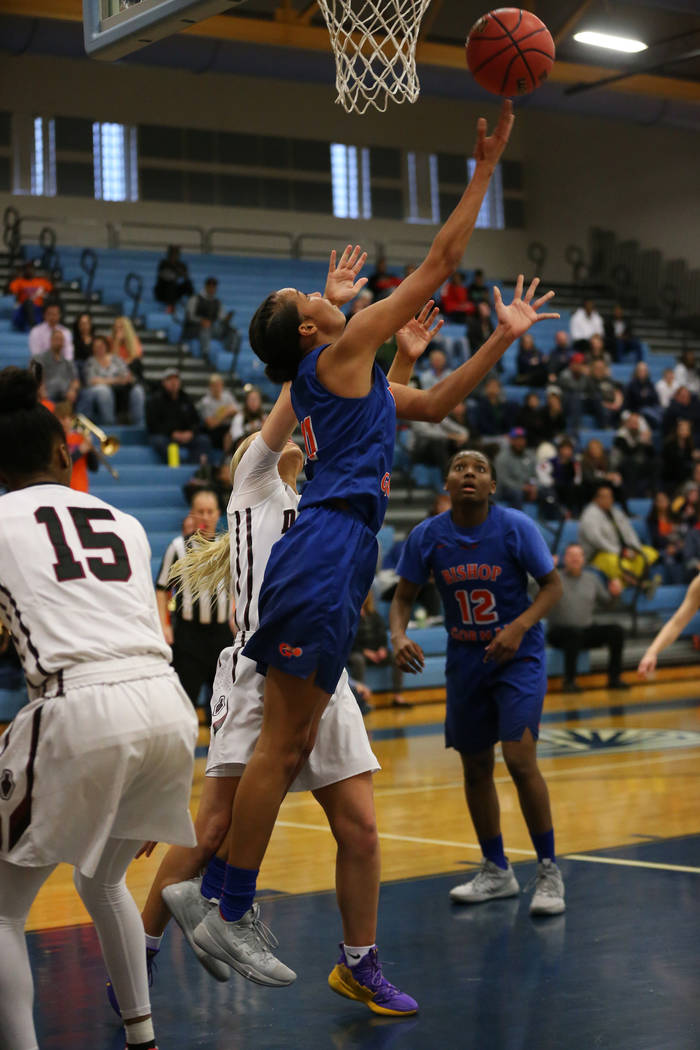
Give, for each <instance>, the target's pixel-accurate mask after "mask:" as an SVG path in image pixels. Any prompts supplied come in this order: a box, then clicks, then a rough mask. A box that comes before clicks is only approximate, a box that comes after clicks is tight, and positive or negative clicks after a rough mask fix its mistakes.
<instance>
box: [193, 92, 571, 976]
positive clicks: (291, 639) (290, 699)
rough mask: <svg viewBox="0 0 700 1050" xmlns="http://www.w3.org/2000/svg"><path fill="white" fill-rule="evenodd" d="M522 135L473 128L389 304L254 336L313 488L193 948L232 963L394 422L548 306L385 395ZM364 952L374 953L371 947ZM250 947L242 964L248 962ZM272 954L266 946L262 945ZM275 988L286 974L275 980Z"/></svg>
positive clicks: (275, 326)
mask: <svg viewBox="0 0 700 1050" xmlns="http://www.w3.org/2000/svg"><path fill="white" fill-rule="evenodd" d="M512 122H513V116H512V106H511V104H510V103H509V102H507V101H506V102H504V104H503V109H502V112H501V117H500V120H499V123H498V125H497V127H496V130H495V132H494V134H493V135H492V136H490V137H487V136H486V121H485V120H480V121H479V123H478V127H477V141H476V147H475V157H476V166H475V171H474V175H473V177H472V179H471V182H470V183H469V186H468V187H467V189H466V190H465V193H464V195H463V197H462V199H461V201H460V203H459V204H458V205H457V207H456V209H455V211H454V212H453V213H452V215H451V216H450V217H449V219H448V220H447V222H446V223H445V226H444V227H443V229H442V230H441V231H440V232H439V233H438V235H437V237H436V238H435V241H434V242H433V244H432V246H431V248H430V251H429V252H428V255H427V256H426V258H425V260H424V261H423V262H422V263H421V265H420V266H419V267H418V268H417V269H416V270H415V271H414V272H413V273H412V274H411V275H410V276H409V277H407V278H406V279H405V280H404V281H403V282H402V283H401V285H400V286H399V287H398V288H397V289H396V291H395V292H394V293H393V294H392V295H391V297H390V298H388V299H383V300H381V301H380V302H377V303H373V304H372V305H371V306H369V307H367V308H366V309H365V310H361V311H360V312H359V313H357V314H355V316H354V317H353V318H352V319H351V320H350V321H349V322H348V324H347V327H346V323H345V316H344V314H343V313H342V312H341V311H340V310H339V309H338V308H337V307H335V306H333V304H332V303H330V302H329V301H328V300H326V299H324V298H322V297H321V296H320V295H319V294H318V293H314V294H312V295H306V294H304V293H303V292H300V291H298V290H296V289H294V288H285V289H282V290H280V291H278V292H274V293H272V294H271V295H270V296H268V298H267V299H266V300H265V301H264V302H263V303H262V305H261V306H260V307H259V308H258V310H257V312H256V314H255V315H254V317H253V320H252V321H251V325H250V341H251V345H252V347H253V349H254V351H255V353H256V354H257V355H258V357H260V358H261V360H262V361H264V362H265V364H266V366H267V368H266V374H267V375H268V377H269V378H270V379H272V380H273V381H275V382H285V381H288V380H291V381H292V388H291V397H292V405H293V408H294V412H295V414H296V416H297V419H298V420H299V422H300V424H301V429H302V434H303V436H304V441H305V444H306V451H307V456H308V461H309V465H308V466H307V477H308V478H309V480H308V482H307V484H306V486H305V487H304V493H303V495H302V498H301V502H300V505H299V516H298V518H297V520H296V522H295V524H294V526H293V528H291V529H290V530H289V531H288V532H287V533H285V535H284V536H283V537H282V538H281V539H280V540H279V541H278V542H277V543H276V544H275V546H274V547H273V548H272V552H271V554H270V558H269V561H268V564H267V568H266V572H265V577H264V580H263V586H262V589H261V592H260V599H259V609H260V622H259V627H258V630H257V631H256V632H255V634H254V635H253V637H252V638H251V639H250V641H248V642H247V643H246V646H245V649H244V655H245V656H246V657H248V658H249V659H251V660H254V661H255V662H256V664H257V666H258V669H259V670H260V671H261V672H263V673H266V675H267V679H266V683H265V695H264V717H263V725H262V730H261V733H260V736H259V738H258V741H257V744H256V746H255V750H254V752H253V754H252V756H251V758H250V760H249V762H248V765H247V766H246V769H245V772H244V773H243V776H242V777H241V781H240V784H239V787H238V791H237V794H236V800H235V803H234V809H233V821H232V825H231V834H232V838H231V848H230V851H229V859H228V864H227V868H226V876H225V880H224V888H223V893H222V895H221V900H220V905H219V910H218V912H210V914H209V915H208V916H207V917H206V918H205V919H204V920H203V921H202V923H200V925H199V926H198V927H197V930H196V931H195V935H194V939H195V941H197V943H198V944H199V945H200V947H202V948H204V949H205V950H206V951H208V952H209V953H210V954H211V955H214V956H215V957H216V958H219V959H220V960H221V961H222V962H228V963H231V964H232V965H233V964H235V963H238V964H239V965H240V963H241V955H243V957H244V958H245V957H247V956H249V951H250V941H249V938H248V940H247V941H246V944H245V945H243V944H242V942H243V941H244V939H245V938H246V935H247V934H248V932H249V928H250V922H249V921H248V920H247V919H246V915H248V913H249V912H251V910H252V906H253V900H254V896H255V886H256V880H257V876H258V871H259V868H260V864H261V862H262V859H263V857H264V855H265V850H266V848H267V844H268V841H269V838H270V835H271V833H272V829H273V827H274V824H275V820H276V819H277V814H278V811H279V807H280V805H281V803H282V800H283V798H284V796H285V794H286V792H287V790H288V787H289V784H290V783H291V782H292V780H293V779H294V776H295V773H296V771H297V769H298V768H299V767H300V764H301V763H303V761H304V760H305V757H306V755H307V754H308V753H309V752H310V750H311V748H312V747H313V742H314V739H315V733H316V728H317V726H318V722H319V719H320V717H321V714H322V713H323V710H324V708H325V706H326V704H327V703H328V700H329V697H330V696H331V694H332V692H333V690H334V689H335V687H336V684H337V682H338V679H339V677H340V674H341V671H342V669H343V666H344V664H345V662H346V660H347V656H348V653H349V650H350V646H351V644H352V640H353V637H354V634H355V631H356V627H357V622H358V619H359V614H360V608H361V606H362V602H363V601H364V599H365V596H366V594H367V592H368V591H369V588H370V585H371V583H372V580H373V577H374V570H375V568H376V563H377V541H376V533H377V531H378V529H379V527H380V526H381V523H382V520H383V518H384V513H385V510H386V503H387V499H388V495H389V486H390V480H391V474H390V471H391V463H392V458H393V450H394V436H395V422H396V415H397V412H398V414H399V415H401V416H402V417H404V418H408V419H428V420H440V419H442V418H444V416H445V415H446V414H447V413H448V412H449V411H450V410H451V409H452V408H454V406H455V405H457V404H458V403H459V402H460V401H463V400H464V398H465V397H466V396H467V395H468V394H469V393H470V392H471V390H473V389H474V387H475V386H476V385H477V384H478V383H479V382H480V380H481V379H482V378H483V377H484V376H485V375H486V373H487V372H488V371H490V369H491V368H492V367H493V366H494V365H495V364H496V362H497V361H498V360H499V358H500V357H501V355H502V354H503V353H504V351H505V350H506V348H507V347H508V346H510V344H511V343H512V342H513V341H514V340H515V339H517V338H519V337H520V336H521V335H522V334H523V332H525V331H527V330H528V329H529V328H530V327H531V325H532V324H534V323H535V321H537V320H539V319H542V318H543V317H550V316H557V315H550V314H538V312H537V311H538V310H539V309H540V307H542V306H543V305H544V304H545V303H546V302H547V301H548V300H549V298H550V297H551V295H552V293H548V294H547V295H545V296H542V297H540V298H539V299H537V300H535V299H534V295H535V290H536V288H537V281H534V282H533V283H532V284H531V285H530V287H529V288H528V290H527V293H526V294H525V296H524V297H523V279H522V276H521V277H520V278H519V279H518V282H517V285H516V289H515V298H514V300H513V302H512V304H511V305H510V306H508V307H506V306H505V305H504V303H503V302H502V299H501V295H500V292H498V290H494V299H495V305H496V311H497V314H498V321H499V323H498V327H497V328H496V331H495V332H494V334H493V336H492V337H491V338H490V339H489V340H487V342H486V343H485V344H484V346H483V347H482V348H481V349H480V350H479V351H478V353H477V354H475V355H474V356H473V357H472V358H471V359H470V360H469V361H468V362H466V363H465V364H464V365H462V366H461V367H460V368H459V369H457V370H456V371H455V372H453V373H451V374H450V375H449V376H448V377H447V378H445V379H444V380H442V381H441V382H440V383H437V384H436V385H435V386H434V387H432V388H431V389H430V390H427V391H421V390H413V389H411V388H409V387H404V386H401V385H399V384H396V385H393V384H392V386H391V388H390V387H389V385H388V382H387V379H386V377H385V376H384V375H383V374H382V372H381V370H380V369H379V368H378V367H377V366H375V363H374V357H375V354H376V351H377V350H378V348H379V347H380V346H381V345H382V344H383V343H384V342H386V340H387V339H388V338H389V337H390V336H391V335H392V334H393V333H394V332H396V331H397V330H398V329H399V328H401V327H402V326H403V325H405V324H406V323H407V322H408V321H409V320H410V319H411V318H412V317H413V316H414V315H415V314H416V313H417V312H418V311H419V310H420V309H421V308H422V307H423V305H424V303H425V302H426V300H428V299H429V298H430V297H431V295H432V293H433V292H434V290H435V289H436V288H437V287H439V286H440V285H441V284H442V283H443V282H444V281H445V280H446V279H447V277H448V276H449V275H450V274H451V273H452V272H454V270H455V269H456V268H457V266H458V265H459V264H460V262H461V259H462V256H463V254H464V250H465V248H466V246H467V242H468V241H469V238H470V236H471V233H472V231H473V229H474V226H475V224H476V219H477V216H478V214H479V209H480V207H481V204H482V201H483V199H484V196H485V194H486V191H487V189H488V185H489V181H490V178H491V175H492V174H493V171H494V169H495V166H496V164H497V162H498V160H499V158H500V156H501V153H502V152H503V149H504V148H505V145H506V142H507V140H508V137H509V134H510V129H511V126H512ZM365 947H366V948H367V952H366V953H365V954H368V953H369V951H370V948H371V946H365ZM242 948H243V951H242ZM261 949H262V946H261ZM272 976H274V975H272Z"/></svg>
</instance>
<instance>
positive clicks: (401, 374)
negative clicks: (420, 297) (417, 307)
mask: <svg viewBox="0 0 700 1050" xmlns="http://www.w3.org/2000/svg"><path fill="white" fill-rule="evenodd" d="M444 323H445V322H444V321H443V320H442V318H440V311H439V310H438V308H437V306H435V303H434V301H433V300H432V299H429V300H428V302H427V303H426V304H425V306H424V307H423V309H422V310H421V312H420V313H419V314H418V317H412V318H411V320H410V321H409V322H408V324H405V325H404V326H403V328H399V330H398V332H397V333H396V354H395V356H394V360H393V361H392V363H391V368H390V369H389V372H388V373H387V379H388V380H389V382H390V383H403V384H404V386H405V385H406V384H407V383H408V382H409V380H410V378H411V373H412V372H413V366H414V365H415V363H416V361H417V360H418V358H419V357H420V356H421V354H422V353H423V352H424V351H425V349H426V347H427V346H428V344H429V343H430V341H431V340H432V339H434V338H435V336H436V335H437V334H438V332H439V331H440V329H441V328H442V326H443V325H444Z"/></svg>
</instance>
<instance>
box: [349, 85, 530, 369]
mask: <svg viewBox="0 0 700 1050" xmlns="http://www.w3.org/2000/svg"><path fill="white" fill-rule="evenodd" d="M513 120H514V118H513V104H512V102H510V101H509V100H508V99H506V100H505V101H504V102H503V105H502V107H501V114H500V118H499V121H498V124H497V125H496V127H495V129H494V131H493V134H492V135H487V134H486V131H487V124H486V120H485V119H484V118H483V117H481V118H480V119H479V121H478V122H477V127H476V145H475V147H474V158H475V160H476V166H475V169H474V174H473V175H472V178H471V180H470V182H469V185H468V186H467V188H466V190H465V191H464V194H463V195H462V199H461V200H460V202H459V203H458V205H457V207H456V208H455V209H454V211H453V212H452V214H451V215H450V216H449V218H448V219H447V221H446V222H445V224H444V226H443V227H442V229H441V230H440V231H439V233H438V234H437V236H436V237H435V240H434V241H433V243H432V245H431V247H430V250H429V251H428V254H427V255H426V257H425V259H424V260H423V262H422V263H421V264H420V266H418V267H417V268H416V269H415V270H414V271H413V273H412V274H409V276H408V277H406V278H405V279H404V280H403V281H402V282H401V284H400V285H399V286H398V288H397V289H396V290H395V291H394V292H392V294H391V295H390V296H389V297H388V298H387V299H381V300H380V301H379V302H377V303H372V305H371V306H368V307H367V309H366V310H361V311H360V312H359V313H358V314H356V315H355V316H354V317H353V318H351V320H350V321H349V322H348V325H347V328H346V329H345V331H344V332H343V334H342V335H341V337H340V338H339V339H338V340H337V341H336V343H335V344H334V345H333V347H332V350H331V353H332V355H333V358H334V359H336V358H337V359H338V361H339V362H340V361H342V360H345V362H346V363H347V362H348V359H349V358H352V357H358V356H361V357H367V356H368V357H370V358H371V357H373V356H374V354H375V353H376V351H377V350H378V348H379V347H380V346H381V345H382V344H383V343H385V342H386V341H387V339H389V338H390V337H391V336H392V335H393V334H394V332H396V331H398V329H399V328H401V327H402V326H403V325H405V324H407V322H408V321H410V319H411V318H412V317H413V316H415V314H417V313H418V311H419V310H420V308H421V306H422V305H423V303H424V302H425V301H426V300H427V299H429V298H430V297H431V296H432V295H434V293H435V291H436V289H438V288H439V287H440V286H441V285H442V284H443V283H444V282H445V281H446V280H447V278H448V277H449V276H450V275H451V274H453V273H454V271H455V270H456V269H457V268H458V267H459V265H460V264H461V262H462V256H463V255H464V252H465V249H466V247H467V244H468V243H469V239H470V237H471V235H472V233H473V231H474V227H475V226H476V220H477V217H478V215H479V210H480V208H481V205H482V203H483V200H484V197H485V196H486V191H487V190H488V187H489V182H490V181H491V176H492V175H493V173H494V171H495V169H496V165H497V164H498V161H499V160H500V157H501V154H502V153H503V150H504V149H505V147H506V144H507V142H508V139H509V137H510V132H511V128H512V127H513Z"/></svg>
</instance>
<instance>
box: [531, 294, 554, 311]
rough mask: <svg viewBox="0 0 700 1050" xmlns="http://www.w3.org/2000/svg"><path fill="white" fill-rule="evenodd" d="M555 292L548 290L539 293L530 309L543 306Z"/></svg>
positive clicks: (537, 308)
mask: <svg viewBox="0 0 700 1050" xmlns="http://www.w3.org/2000/svg"><path fill="white" fill-rule="evenodd" d="M555 294H556V293H555V292H552V291H549V292H547V293H546V295H541V296H540V297H539V299H535V301H534V303H532V309H533V310H539V308H540V307H541V306H544V304H545V303H547V302H549V300H550V299H553V298H554V296H555Z"/></svg>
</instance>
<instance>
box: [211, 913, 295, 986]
mask: <svg viewBox="0 0 700 1050" xmlns="http://www.w3.org/2000/svg"><path fill="white" fill-rule="evenodd" d="M194 940H195V943H196V944H198V945H199V947H200V948H202V949H204V951H205V952H208V953H209V954H210V955H213V956H214V957H215V958H216V959H220V960H221V962H225V963H227V964H228V965H229V966H232V967H233V969H234V970H237V971H238V973H240V974H242V976H243V977H247V978H248V980H249V981H254V982H255V983H256V984H266V985H270V986H271V987H273V988H281V987H283V986H284V985H286V984H291V983H292V981H296V978H297V975H296V974H295V973H294V970H290V969H289V967H288V966H285V965H284V963H283V962H280V960H279V959H277V958H275V956H274V955H273V954H272V952H271V951H270V947H272V948H276V947H277V944H278V943H279V942H278V940H277V938H276V937H275V936H274V934H273V933H272V931H271V930H270V929H268V927H267V926H266V925H265V923H264V922H262V921H261V919H260V905H259V904H254V905H253V907H252V908H251V909H250V910H249V911H247V912H246V913H245V915H243V916H242V917H241V918H240V919H237V920H236V922H226V920H225V919H223V918H222V917H221V913H220V912H219V909H218V908H212V909H211V910H210V911H209V912H208V913H207V915H206V916H205V917H204V918H203V919H202V921H201V922H200V924H199V926H198V927H197V929H196V930H195V931H194Z"/></svg>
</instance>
